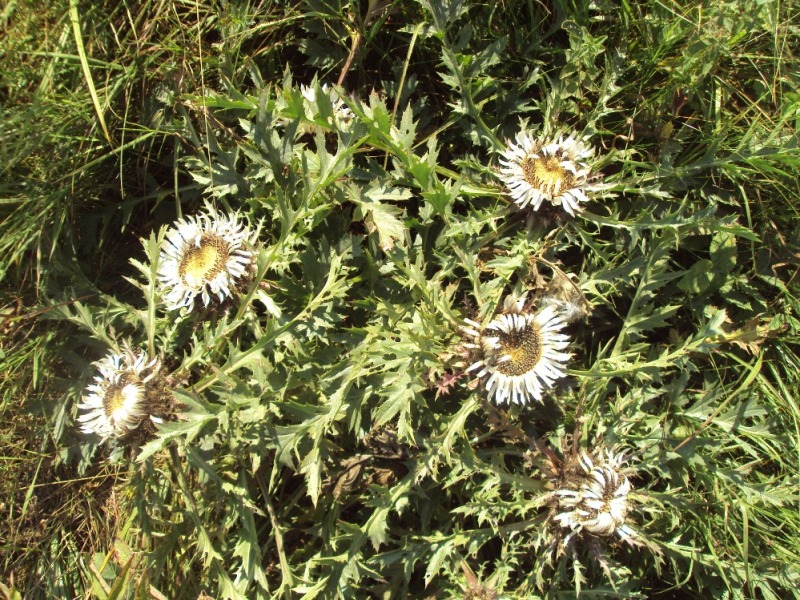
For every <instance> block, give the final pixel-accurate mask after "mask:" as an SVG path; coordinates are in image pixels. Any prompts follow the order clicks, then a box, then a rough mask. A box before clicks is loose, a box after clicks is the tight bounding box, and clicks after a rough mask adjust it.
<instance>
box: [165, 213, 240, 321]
mask: <svg viewBox="0 0 800 600" xmlns="http://www.w3.org/2000/svg"><path fill="white" fill-rule="evenodd" d="M252 238H253V235H252V233H251V232H250V230H249V229H248V228H247V227H246V226H245V225H244V224H242V223H240V222H239V220H238V218H237V216H236V215H229V216H224V215H220V214H218V213H217V212H216V211H214V210H212V209H209V210H207V212H205V213H202V214H199V215H196V216H192V217H185V218H183V219H180V220H178V221H177V222H176V223H175V225H173V227H172V228H171V229H169V230H168V231H167V234H166V240H165V242H164V245H163V246H162V248H161V256H160V261H159V267H158V279H159V283H160V286H161V289H162V291H163V292H164V299H165V301H166V303H167V305H168V306H169V307H170V308H171V309H177V308H183V307H186V308H191V307H192V306H193V305H194V301H195V298H197V297H198V296H199V297H200V298H202V300H203V305H204V306H208V303H209V302H210V301H211V297H212V295H213V296H215V297H216V298H217V299H218V300H219V301H220V302H222V301H223V300H225V298H226V297H229V296H230V295H231V293H232V292H231V289H232V288H233V287H234V285H235V284H236V282H237V281H238V280H241V279H243V278H244V277H245V276H246V275H247V274H248V272H249V271H250V266H251V264H252V252H250V250H248V249H247V247H246V244H247V243H252V242H253V240H252Z"/></svg>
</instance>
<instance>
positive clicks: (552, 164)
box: [522, 156, 575, 196]
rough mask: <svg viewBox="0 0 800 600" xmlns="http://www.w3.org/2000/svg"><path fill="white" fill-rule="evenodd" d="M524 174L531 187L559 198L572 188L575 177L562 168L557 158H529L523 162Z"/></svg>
mask: <svg viewBox="0 0 800 600" xmlns="http://www.w3.org/2000/svg"><path fill="white" fill-rule="evenodd" d="M522 173H523V175H524V176H525V181H527V182H528V183H529V184H530V185H531V187H534V188H536V189H537V190H539V191H540V192H542V193H543V194H548V195H550V196H558V195H559V194H561V192H563V191H564V190H568V189H570V188H571V187H572V185H573V182H574V181H575V177H574V175H573V174H572V173H570V172H569V171H567V170H566V169H565V168H564V167H562V166H561V161H560V160H559V159H558V157H557V156H536V157H534V156H529V157H528V158H526V159H525V160H523V161H522Z"/></svg>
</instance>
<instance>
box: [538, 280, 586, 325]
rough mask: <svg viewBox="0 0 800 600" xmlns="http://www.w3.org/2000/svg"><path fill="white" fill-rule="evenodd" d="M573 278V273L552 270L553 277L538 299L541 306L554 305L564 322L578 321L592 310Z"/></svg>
mask: <svg viewBox="0 0 800 600" xmlns="http://www.w3.org/2000/svg"><path fill="white" fill-rule="evenodd" d="M575 279H576V278H575V276H574V275H566V274H565V273H562V272H561V271H554V273H553V278H552V279H551V280H550V283H549V284H548V286H547V289H545V291H544V294H543V295H542V297H541V299H540V300H539V303H540V305H541V306H553V307H555V308H556V310H557V311H558V312H559V314H560V315H561V316H562V317H563V319H564V321H565V322H566V323H573V322H575V321H580V320H581V319H583V318H584V317H586V316H587V315H589V314H590V313H591V310H592V305H591V304H590V303H589V301H588V300H587V299H586V296H584V295H583V292H582V291H581V288H580V285H579V284H578V283H577V282H576V281H575Z"/></svg>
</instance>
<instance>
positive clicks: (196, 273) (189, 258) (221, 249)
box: [178, 235, 229, 285]
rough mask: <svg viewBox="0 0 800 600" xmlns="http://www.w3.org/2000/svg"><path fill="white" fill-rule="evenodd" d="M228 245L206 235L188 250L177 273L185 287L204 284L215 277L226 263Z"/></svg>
mask: <svg viewBox="0 0 800 600" xmlns="http://www.w3.org/2000/svg"><path fill="white" fill-rule="evenodd" d="M228 256H229V253H228V244H227V242H225V240H223V239H222V238H220V237H217V236H215V235H206V236H203V237H202V238H201V239H200V245H199V246H193V247H191V248H189V249H188V250H187V251H186V253H185V254H184V255H183V258H182V259H181V264H180V266H179V267H178V272H179V274H180V276H181V279H182V280H183V283H185V284H186V285H197V284H204V283H207V282H209V281H211V280H212V279H214V277H216V276H217V275H218V274H219V273H221V272H222V270H223V269H224V268H225V265H226V264H227V262H228Z"/></svg>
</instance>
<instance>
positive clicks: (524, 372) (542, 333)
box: [463, 295, 569, 404]
mask: <svg viewBox="0 0 800 600" xmlns="http://www.w3.org/2000/svg"><path fill="white" fill-rule="evenodd" d="M524 305H525V296H524V295H523V296H522V297H521V298H519V299H517V298H516V297H515V296H509V297H507V298H506V300H505V302H504V305H503V311H502V312H501V313H500V314H499V315H497V316H495V318H494V319H492V321H491V322H490V323H489V324H488V325H487V326H486V328H485V329H481V326H480V324H478V323H476V322H474V321H470V320H467V325H468V326H467V327H464V328H463V329H464V331H465V332H466V333H467V335H469V336H470V337H472V338H473V341H472V342H470V343H467V344H465V345H466V347H467V348H469V349H471V350H472V351H473V355H475V359H474V360H475V361H474V362H473V364H472V365H470V366H469V368H467V371H468V372H469V371H477V372H478V377H488V379H487V380H486V388H487V390H488V393H489V397H493V398H494V401H495V402H497V403H498V404H503V403H505V402H509V403H510V402H514V403H516V404H527V403H528V402H529V401H530V400H531V399H533V400H536V401H539V402H541V400H542V397H543V394H544V391H545V390H546V389H547V388H551V387H553V384H554V383H555V381H556V380H557V379H559V378H561V377H563V376H564V374H565V373H564V368H565V363H566V361H567V360H569V354H567V353H566V352H563V350H564V349H566V347H567V345H568V343H569V340H568V338H567V336H566V335H564V334H562V333H559V332H560V331H561V329H562V328H563V327H564V321H563V320H562V319H561V317H559V316H558V315H557V314H556V310H555V309H554V308H553V307H550V306H548V307H545V308H543V309H542V310H540V311H539V312H537V313H531V312H528V311H527V310H525V309H524Z"/></svg>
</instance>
